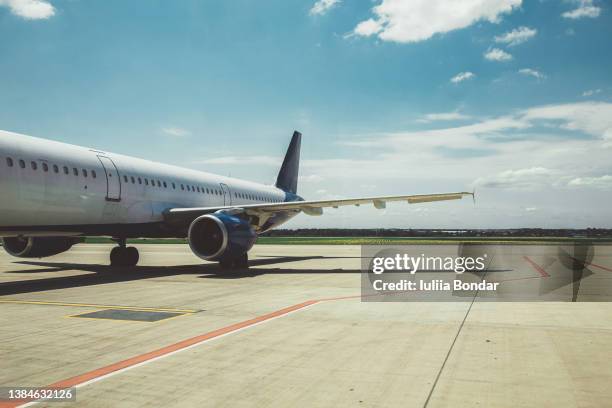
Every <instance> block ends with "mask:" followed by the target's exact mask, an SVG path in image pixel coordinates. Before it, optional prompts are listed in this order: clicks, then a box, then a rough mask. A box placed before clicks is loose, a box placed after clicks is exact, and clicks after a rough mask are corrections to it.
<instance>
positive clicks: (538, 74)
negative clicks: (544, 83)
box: [518, 68, 546, 79]
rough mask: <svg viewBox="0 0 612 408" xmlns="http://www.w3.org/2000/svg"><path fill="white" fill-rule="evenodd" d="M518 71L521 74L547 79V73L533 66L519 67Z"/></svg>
mask: <svg viewBox="0 0 612 408" xmlns="http://www.w3.org/2000/svg"><path fill="white" fill-rule="evenodd" d="M518 73H519V74H521V75H526V76H532V77H534V78H537V79H546V75H544V74H543V73H541V72H540V71H537V70H535V69H531V68H523V69H519V70H518Z"/></svg>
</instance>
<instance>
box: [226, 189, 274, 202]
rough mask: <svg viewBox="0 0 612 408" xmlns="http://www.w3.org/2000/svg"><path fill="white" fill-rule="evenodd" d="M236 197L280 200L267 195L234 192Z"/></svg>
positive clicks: (271, 200) (256, 199) (269, 200)
mask: <svg viewBox="0 0 612 408" xmlns="http://www.w3.org/2000/svg"><path fill="white" fill-rule="evenodd" d="M234 197H236V198H244V199H245V200H255V201H266V202H269V203H274V202H278V200H277V199H274V198H271V197H266V196H258V195H256V194H248V193H238V192H236V193H234Z"/></svg>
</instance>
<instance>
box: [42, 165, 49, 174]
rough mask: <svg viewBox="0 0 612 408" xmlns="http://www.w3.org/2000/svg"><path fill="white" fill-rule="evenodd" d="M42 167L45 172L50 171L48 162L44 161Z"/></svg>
mask: <svg viewBox="0 0 612 408" xmlns="http://www.w3.org/2000/svg"><path fill="white" fill-rule="evenodd" d="M42 168H43V171H44V172H45V173H46V172H48V171H49V165H48V164H47V163H43V164H42Z"/></svg>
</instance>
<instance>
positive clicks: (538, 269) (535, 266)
mask: <svg viewBox="0 0 612 408" xmlns="http://www.w3.org/2000/svg"><path fill="white" fill-rule="evenodd" d="M523 259H524V260H526V261H527V262H528V263H529V264H530V265H531V266H532V268H533V269H535V270H536V272H538V273H539V274H540V276H541V277H542V278H549V277H550V275H549V274H548V272H546V271H545V270H544V268H542V267H541V266H540V265H538V264H537V263H535V262H533V261H532V260H531V259H529V257H528V256H524V257H523Z"/></svg>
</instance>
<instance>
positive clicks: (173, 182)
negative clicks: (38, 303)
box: [0, 131, 473, 268]
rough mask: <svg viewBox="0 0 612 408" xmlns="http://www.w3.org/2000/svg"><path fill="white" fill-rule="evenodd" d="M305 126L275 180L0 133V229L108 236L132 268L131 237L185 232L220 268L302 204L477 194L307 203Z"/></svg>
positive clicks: (25, 241)
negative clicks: (302, 175)
mask: <svg viewBox="0 0 612 408" xmlns="http://www.w3.org/2000/svg"><path fill="white" fill-rule="evenodd" d="M301 136H302V135H301V134H300V133H299V132H297V131H296V132H294V133H293V138H292V139H291V143H290V144H289V148H288V150H287V154H286V155H285V159H284V160H283V164H282V166H281V169H280V172H279V174H278V178H277V180H276V184H275V185H273V186H270V185H263V184H258V183H253V182H249V181H244V180H240V179H236V178H230V177H223V176H218V175H215V174H210V173H204V172H201V171H195V170H189V169H184V168H180V167H176V166H169V165H165V164H161V163H156V162H152V161H147V160H142V159H137V158H134V157H129V156H123V155H119V154H114V153H110V152H106V151H101V150H97V149H89V148H86V147H80V146H75V145H70V144H65V143H59V142H55V141H50V140H44V139H38V138H34V137H30V136H25V135H20V134H16V133H11V132H5V131H0V191H1V197H0V236H2V237H3V238H2V241H3V246H4V249H5V250H6V251H7V252H8V253H9V254H11V255H13V256H16V257H20V258H42V257H46V256H51V255H56V254H59V253H62V252H64V251H67V250H68V249H70V248H71V247H72V245H74V244H75V243H77V242H80V241H82V237H83V236H108V237H111V238H113V239H114V240H115V241H116V242H117V243H118V246H117V247H115V248H113V250H112V251H111V253H110V263H111V265H115V266H134V265H136V264H137V263H138V259H139V254H138V251H137V250H136V248H134V247H128V246H126V240H127V239H128V238H141V237H151V238H155V237H161V238H184V237H187V238H188V240H189V246H190V247H191V250H192V251H193V252H194V253H195V255H197V256H198V257H200V258H202V259H204V260H207V261H218V262H219V263H220V265H221V267H222V268H232V267H239V268H244V267H248V251H249V250H250V249H251V247H252V246H253V244H254V243H255V241H256V240H257V236H258V235H259V234H261V233H263V232H265V231H267V230H269V229H271V228H274V227H277V226H279V225H280V224H282V223H284V222H286V221H287V220H289V219H290V218H292V217H294V216H295V215H297V214H298V213H300V212H304V213H306V214H308V215H321V214H322V213H323V208H325V207H333V208H337V207H339V206H344V205H356V206H359V205H360V204H367V203H371V204H373V205H374V207H376V208H379V209H382V208H385V206H386V203H387V202H389V201H407V202H408V203H422V202H430V201H442V200H454V199H461V198H463V197H464V196H466V195H472V196H473V193H468V192H459V193H447V194H431V195H402V196H385V197H368V198H355V199H342V200H319V201H305V200H304V199H303V198H302V197H300V196H298V195H297V180H298V168H299V159H300V144H301Z"/></svg>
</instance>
